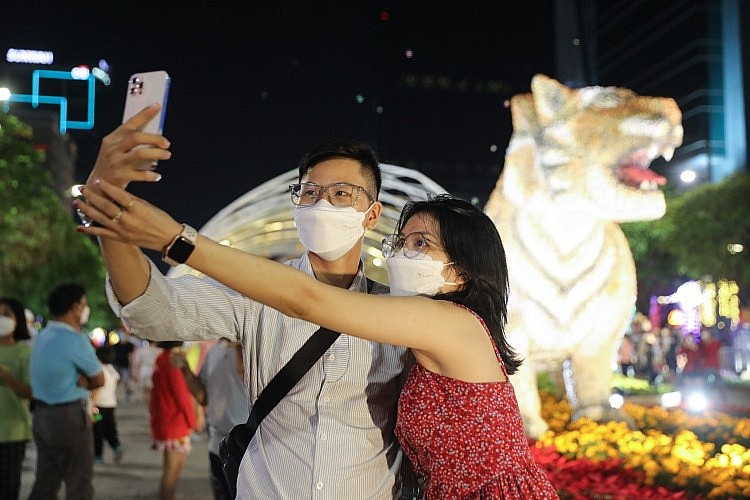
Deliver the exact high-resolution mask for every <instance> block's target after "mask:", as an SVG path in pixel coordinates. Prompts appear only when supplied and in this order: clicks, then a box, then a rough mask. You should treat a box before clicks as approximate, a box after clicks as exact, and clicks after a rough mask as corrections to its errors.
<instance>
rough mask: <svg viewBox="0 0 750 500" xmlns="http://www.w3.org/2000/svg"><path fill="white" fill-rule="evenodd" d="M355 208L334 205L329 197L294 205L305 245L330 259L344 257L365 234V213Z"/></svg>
mask: <svg viewBox="0 0 750 500" xmlns="http://www.w3.org/2000/svg"><path fill="white" fill-rule="evenodd" d="M373 205H374V203H373V204H372V205H370V207H369V208H368V209H367V210H366V211H364V212H358V211H357V209H356V208H354V207H335V206H333V205H332V204H331V203H330V202H329V201H328V200H320V201H318V202H317V203H316V204H315V205H311V206H308V207H295V208H294V223H295V224H296V225H297V233H298V234H299V239H300V241H301V242H302V245H303V246H304V247H305V249H306V250H307V251H309V252H312V253H314V254H316V255H318V256H319V257H320V258H322V259H324V260H327V261H329V262H331V261H334V260H336V259H338V258H340V257H342V256H343V255H344V254H345V253H346V252H348V251H349V250H351V249H352V247H354V245H355V244H356V243H357V241H359V239H360V238H361V237H362V236H363V235H364V234H365V226H364V222H365V215H366V214H367V212H369V211H370V209H371V208H372V206H373Z"/></svg>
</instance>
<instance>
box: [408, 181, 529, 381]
mask: <svg viewBox="0 0 750 500" xmlns="http://www.w3.org/2000/svg"><path fill="white" fill-rule="evenodd" d="M417 214H429V215H430V216H432V218H433V219H434V220H435V222H436V223H437V225H438V226H439V230H440V238H441V239H442V241H443V248H444V249H445V251H446V252H447V254H448V256H449V259H450V260H451V261H453V262H454V266H455V268H456V271H457V272H458V273H459V275H460V276H461V277H462V278H463V279H464V281H465V284H464V286H463V287H462V288H461V289H460V290H457V291H455V292H450V293H446V294H439V295H436V296H435V297H434V298H435V299H441V300H450V301H453V302H456V303H457V304H461V305H464V306H466V307H468V308H469V309H471V310H472V311H474V312H475V313H477V314H478V315H479V316H480V317H481V318H482V319H483V320H484V322H485V324H486V325H487V328H488V329H489V330H490V334H491V335H492V338H493V340H494V341H495V344H496V345H497V348H498V350H499V351H500V356H501V357H502V359H503V363H504V364H505V368H506V370H507V371H508V374H513V373H515V372H516V371H517V370H518V367H519V366H521V362H522V360H521V359H519V358H518V357H517V354H516V352H515V351H514V350H513V348H512V347H511V346H510V345H509V344H508V342H507V341H506V339H505V324H506V323H507V321H508V265H507V263H506V261H505V249H504V248H503V242H502V240H501V239H500V234H498V232H497V228H496V227H495V224H494V223H493V222H492V220H490V218H489V217H487V215H486V214H485V213H484V212H482V211H481V210H480V209H479V208H477V207H475V206H474V205H472V204H471V203H469V202H468V201H464V200H462V199H460V198H456V197H453V196H451V195H447V194H441V195H438V196H436V197H434V198H432V199H430V200H427V201H410V202H407V203H406V205H405V206H404V208H403V210H402V211H401V217H400V218H399V221H398V225H397V226H396V232H398V233H400V232H401V231H402V229H403V228H404V226H405V225H406V223H407V222H408V221H409V219H410V218H412V217H413V216H414V215H417Z"/></svg>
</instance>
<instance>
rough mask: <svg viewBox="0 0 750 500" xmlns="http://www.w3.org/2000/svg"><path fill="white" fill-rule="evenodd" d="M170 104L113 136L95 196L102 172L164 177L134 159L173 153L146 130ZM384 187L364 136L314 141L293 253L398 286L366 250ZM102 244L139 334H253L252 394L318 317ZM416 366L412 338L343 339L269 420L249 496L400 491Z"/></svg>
mask: <svg viewBox="0 0 750 500" xmlns="http://www.w3.org/2000/svg"><path fill="white" fill-rule="evenodd" d="M158 111H159V106H158V105H156V106H151V107H148V108H145V109H144V110H143V111H141V112H140V113H138V114H137V115H135V116H134V117H133V118H131V119H130V120H128V121H127V122H125V123H124V124H123V125H121V126H120V127H118V128H117V129H115V131H114V132H112V133H111V134H109V135H108V136H106V137H105V138H104V140H103V141H102V147H101V149H100V151H99V156H98V158H97V161H96V164H95V165H94V168H93V170H92V172H91V174H90V176H89V181H88V183H87V184H86V186H85V188H84V193H83V195H84V196H86V197H88V195H87V192H89V191H90V192H92V193H96V192H98V191H99V186H98V184H97V182H96V181H97V179H103V180H106V181H110V182H112V183H114V184H116V185H118V186H120V187H123V188H124V187H126V186H127V185H128V184H129V182H131V181H152V182H153V181H157V180H159V179H160V178H161V176H160V175H159V174H158V173H156V172H153V171H142V170H138V169H137V168H136V166H137V165H138V164H139V162H142V161H143V160H165V159H167V158H169V157H170V155H171V153H170V152H169V151H168V149H167V148H168V147H169V142H168V141H167V140H166V139H165V138H164V137H162V136H160V135H155V134H147V133H143V132H140V130H139V129H141V128H142V127H143V126H144V125H145V124H146V123H147V122H148V120H149V119H151V118H152V117H153V116H155V115H156V114H157V113H158ZM136 145H145V147H137V148H136V147H135V146H136ZM380 185H381V173H380V166H379V164H378V161H377V158H376V155H375V152H374V151H373V150H372V148H371V147H370V146H369V145H368V144H366V143H363V142H360V141H354V140H348V139H343V140H335V141H328V142H324V143H320V144H318V145H317V146H315V147H313V148H312V149H311V150H310V151H308V153H307V154H305V155H304V156H303V158H302V160H301V161H300V164H299V179H298V183H297V184H295V185H293V186H292V187H291V195H292V203H294V205H295V209H294V216H295V222H296V226H297V231H298V233H299V237H300V241H301V242H302V245H303V246H304V247H305V249H306V252H305V253H304V254H303V255H302V256H301V257H299V258H297V259H293V260H290V261H289V262H287V264H288V265H289V266H291V267H292V268H295V269H299V270H300V271H302V272H303V273H305V274H307V275H308V276H311V277H314V278H315V279H317V280H320V281H321V282H323V283H328V284H330V285H333V286H335V287H339V288H342V289H348V290H352V291H356V292H361V293H370V294H387V293H388V288H387V287H386V286H384V285H381V284H378V283H373V284H372V286H368V281H367V279H366V277H365V275H364V264H363V263H362V260H361V256H362V245H363V239H364V234H365V231H366V230H368V229H369V230H371V229H374V228H375V226H376V225H377V223H378V220H379V219H380V212H381V210H382V204H381V203H380V202H379V201H378V195H379V191H380ZM103 209H105V210H106V209H109V210H110V212H109V213H107V214H106V215H108V218H107V220H108V221H109V222H111V221H112V220H114V221H117V222H119V221H120V220H121V219H122V218H125V217H126V216H127V210H128V209H129V207H128V206H123V207H113V206H108V207H106V208H104V207H103ZM117 222H115V223H117ZM79 230H81V229H79ZM185 231H186V232H185V235H184V236H185V237H184V238H181V242H180V243H181V244H182V245H181V246H182V247H183V250H184V247H185V245H187V246H190V241H191V240H192V239H193V238H194V234H195V231H194V230H192V228H188V227H187V226H186V227H185ZM99 243H100V247H101V249H102V255H103V257H104V262H105V265H106V267H107V270H108V276H107V277H108V279H107V293H108V296H109V300H110V306H111V307H112V309H113V311H114V312H115V314H117V315H118V316H120V317H122V318H123V319H124V321H125V322H126V323H127V324H128V326H129V328H130V330H131V332H132V333H133V334H134V335H137V336H139V337H142V338H151V339H156V340H168V339H175V338H179V339H182V340H211V339H217V338H222V337H224V338H226V339H228V340H230V341H232V342H242V344H243V349H244V359H245V370H246V374H247V373H248V372H249V373H252V374H253V376H252V377H247V375H246V380H247V381H248V398H249V400H250V401H255V400H256V399H257V397H258V395H259V394H260V393H261V391H262V390H263V388H264V387H265V386H266V385H267V384H268V382H269V381H270V380H271V379H272V378H273V377H274V376H275V375H276V374H277V372H278V371H279V370H280V369H281V367H282V366H283V365H284V364H285V363H286V362H287V361H288V360H289V359H290V358H291V357H292V355H293V354H294V353H295V352H297V350H298V349H299V348H300V347H301V346H302V345H303V344H304V343H305V341H306V340H308V339H309V338H310V336H311V335H312V334H313V333H314V332H315V331H317V330H318V328H319V326H320V325H319V324H316V323H315V322H311V321H306V320H303V319H299V318H294V317H291V316H289V315H287V314H284V313H281V312H279V311H277V310H274V309H273V308H270V307H267V306H265V305H263V304H261V303H259V302H257V301H255V300H252V299H249V298H247V297H245V296H243V295H242V294H241V293H237V292H235V291H233V290H231V289H229V288H227V287H224V286H221V285H219V284H217V283H216V282H214V281H212V280H202V279H196V278H195V277H193V276H190V277H188V276H181V277H177V278H166V277H165V276H164V275H163V274H162V273H161V272H160V271H159V269H158V268H157V267H156V265H155V264H154V263H153V262H151V261H150V260H149V259H148V258H147V257H146V256H145V254H144V253H143V252H142V251H141V249H140V248H139V247H138V246H137V245H132V244H125V243H122V242H119V241H114V240H112V239H109V238H100V239H99ZM175 249H176V248H175ZM173 256H174V257H177V258H179V256H177V255H173ZM165 257H166V258H167V259H168V260H167V262H170V263H172V264H174V263H176V262H177V261H175V260H174V259H173V258H172V257H171V256H170V255H165ZM300 300H304V299H300ZM412 363H413V356H412V355H411V354H410V352H409V351H408V349H405V348H404V347H401V346H392V345H388V344H382V343H378V342H373V341H370V340H365V339H358V338H354V337H349V336H346V335H341V336H339V337H338V339H337V340H336V341H335V342H334V343H333V345H332V346H331V347H330V348H329V349H328V351H327V352H326V354H325V355H324V356H322V357H321V358H320V359H319V360H318V361H317V362H316V363H315V364H314V365H313V366H312V368H311V369H310V370H309V371H308V372H307V373H306V374H305V376H304V377H302V379H301V380H300V381H299V383H298V384H297V385H296V386H295V388H294V390H293V391H291V392H290V393H289V394H288V395H287V396H286V397H285V398H283V399H282V400H281V401H280V402H279V403H278V405H276V407H275V408H274V409H273V411H272V412H271V413H270V414H269V415H268V416H267V417H266V418H265V420H263V425H261V426H260V428H259V430H258V432H257V433H256V435H255V437H254V438H253V439H252V440H251V441H250V444H249V445H248V447H247V449H246V451H245V455H244V459H243V461H242V467H241V468H240V471H239V478H238V480H237V493H238V497H239V498H296V499H303V498H312V497H314V496H316V495H321V494H322V495H324V496H326V497H327V498H352V497H363V498H373V499H376V498H377V499H384V498H400V497H401V480H400V474H399V470H400V467H401V462H402V452H401V450H400V448H399V446H398V442H397V440H396V437H395V435H394V425H395V422H396V418H395V416H396V415H395V414H396V411H395V409H396V404H397V401H398V395H399V391H400V387H401V384H402V383H403V377H402V375H404V371H405V368H406V367H408V366H411V364H412ZM321 436H324V438H323V439H321ZM281 437H283V441H279V439H280V438H281Z"/></svg>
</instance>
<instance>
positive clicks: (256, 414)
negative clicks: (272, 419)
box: [219, 327, 339, 498]
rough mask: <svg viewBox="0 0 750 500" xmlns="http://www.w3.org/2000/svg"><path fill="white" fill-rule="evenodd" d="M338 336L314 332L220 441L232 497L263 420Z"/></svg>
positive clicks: (330, 331) (331, 332) (222, 464)
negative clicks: (254, 436)
mask: <svg viewBox="0 0 750 500" xmlns="http://www.w3.org/2000/svg"><path fill="white" fill-rule="evenodd" d="M338 336H339V333H337V332H334V331H332V330H329V329H328V328H323V327H320V329H319V330H317V331H316V332H315V333H313V334H312V335H311V336H310V338H309V339H307V342H305V343H304V345H303V346H302V347H300V349H299V351H297V352H296V353H294V356H292V359H290V360H289V361H288V362H287V363H286V364H285V365H284V367H283V368H282V369H281V370H280V371H279V373H277V374H276V376H274V377H273V379H272V380H271V381H270V382H269V383H268V385H267V386H266V387H265V388H264V389H263V391H262V392H261V393H260V396H258V399H256V400H255V403H254V404H253V408H252V410H251V411H250V416H248V417H247V422H245V423H244V424H238V425H235V426H234V427H232V430H231V431H229V434H227V435H226V436H224V438H223V439H222V440H221V442H220V443H219V457H220V458H221V466H222V469H224V475H225V476H226V478H227V483H229V489H230V493H231V494H232V498H236V496H237V475H238V474H239V470H240V462H242V457H243V456H244V455H245V450H246V449H247V445H248V444H250V440H251V439H252V438H253V435H255V431H256V430H258V426H259V425H260V423H261V421H262V420H263V418H264V417H265V416H266V415H268V413H269V412H270V411H271V410H273V407H274V406H276V403H278V402H279V401H281V398H283V397H284V396H286V394H287V393H288V392H289V391H290V390H291V388H292V387H294V386H295V385H296V384H297V382H299V380H300V379H301V378H302V376H303V375H304V374H305V373H307V371H308V370H309V369H310V367H312V365H313V364H315V362H316V361H317V360H318V359H320V357H321V356H322V355H323V353H324V352H326V350H327V349H328V348H329V347H331V344H333V343H334V342H335V341H336V338H338Z"/></svg>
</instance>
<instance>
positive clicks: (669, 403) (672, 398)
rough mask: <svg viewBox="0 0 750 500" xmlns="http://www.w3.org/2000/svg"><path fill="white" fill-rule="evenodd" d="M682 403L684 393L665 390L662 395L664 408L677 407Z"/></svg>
mask: <svg viewBox="0 0 750 500" xmlns="http://www.w3.org/2000/svg"><path fill="white" fill-rule="evenodd" d="M681 403H682V394H680V393H679V392H677V391H674V392H665V393H664V394H662V395H661V406H662V408H676V407H678V406H680V404H681Z"/></svg>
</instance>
